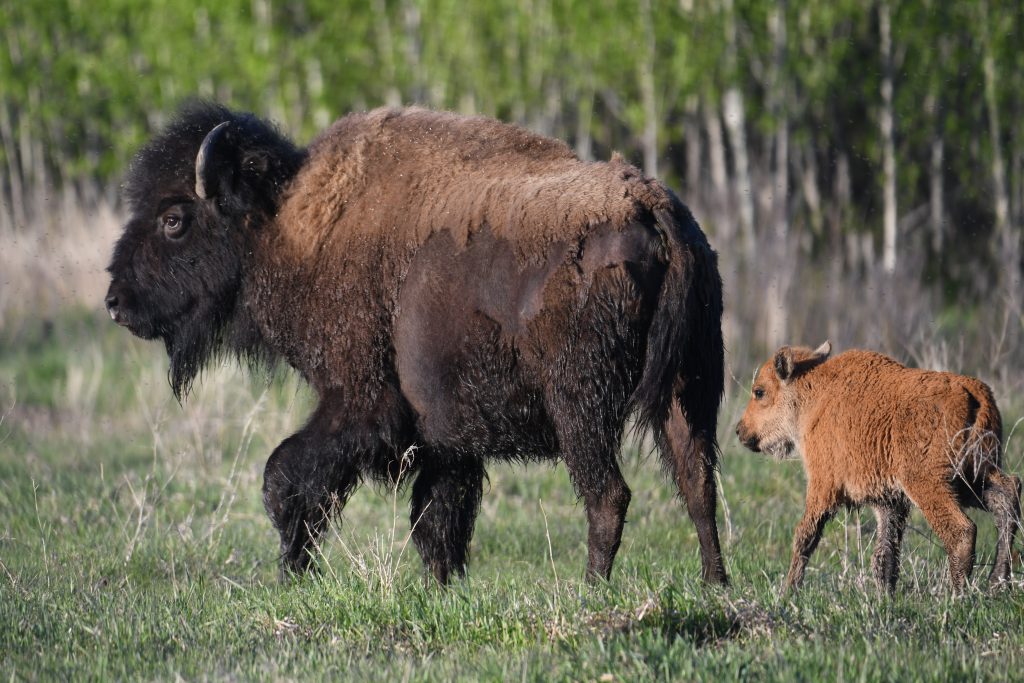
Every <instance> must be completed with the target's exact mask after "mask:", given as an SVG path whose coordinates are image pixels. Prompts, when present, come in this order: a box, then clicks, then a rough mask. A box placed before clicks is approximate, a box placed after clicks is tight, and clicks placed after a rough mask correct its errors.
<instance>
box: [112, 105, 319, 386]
mask: <svg viewBox="0 0 1024 683" xmlns="http://www.w3.org/2000/svg"><path fill="white" fill-rule="evenodd" d="M302 158H303V153H302V152H301V151H299V150H297V149H296V148H295V147H294V146H293V145H292V144H291V143H290V142H289V141H288V140H286V139H285V138H284V137H283V136H281V135H280V134H279V133H278V132H277V131H276V130H275V129H274V128H273V126H271V125H270V124H268V123H266V122H264V121H261V120H259V119H257V118H256V117H254V116H251V115H248V114H237V113H233V112H231V111H229V110H227V109H225V108H223V107H220V106H217V105H211V104H205V103H193V104H190V105H187V106H186V107H185V108H184V109H183V110H182V111H181V112H180V113H179V115H178V117H177V118H176V119H175V121H174V122H172V123H171V124H170V125H169V126H168V127H167V128H166V129H165V130H164V132H163V133H162V134H160V135H159V136H157V137H156V138H154V139H153V140H152V141H150V142H149V144H147V145H146V146H145V147H143V148H142V149H141V150H140V151H139V153H138V154H137V155H136V156H135V159H134V160H133V162H132V165H131V168H130V169H129V172H128V176H127V178H126V181H125V184H124V195H125V199H126V203H127V206H128V210H129V212H130V217H129V219H128V222H127V224H126V225H125V228H124V232H123V234H122V235H121V238H120V239H119V240H118V241H117V244H116V245H115V247H114V254H113V258H112V259H111V263H110V266H109V267H108V268H107V270H108V271H109V272H110V276H111V282H110V288H109V290H108V291H107V297H106V306H107V311H108V312H109V313H110V317H111V318H112V319H113V320H114V322H116V323H118V324H119V325H123V326H124V327H126V328H128V329H129V330H130V331H131V332H132V333H133V334H135V335H137V336H139V337H142V338H145V339H155V338H160V339H162V340H163V341H164V344H165V345H166V347H167V353H168V356H170V359H171V369H170V375H169V377H170V382H171V387H172V389H173V390H174V393H175V395H177V396H178V397H179V398H180V397H181V395H182V393H184V392H187V391H188V388H189V386H190V385H191V382H192V380H193V379H194V378H195V376H196V374H197V373H198V372H199V370H200V369H201V368H202V366H203V364H204V363H205V362H206V361H207V360H208V359H209V357H210V356H211V355H212V354H213V353H215V352H216V351H217V350H218V349H220V348H221V347H222V346H223V342H224V341H225V337H226V336H228V328H229V326H230V323H231V322H232V320H233V319H234V317H235V314H236V304H237V301H238V293H239V289H240V286H241V283H242V276H243V272H244V266H245V261H246V258H247V255H248V254H249V253H250V252H251V251H252V249H251V245H252V241H253V237H254V235H255V234H256V232H257V231H258V230H260V228H261V226H262V225H263V224H264V223H266V221H267V220H268V219H269V218H270V217H272V216H273V214H274V212H275V210H276V204H277V202H278V200H279V197H280V196H281V190H282V188H283V186H284V185H285V184H286V183H287V181H288V180H290V179H291V177H293V176H294V174H295V172H296V171H297V169H298V167H299V165H300V164H301V163H302Z"/></svg>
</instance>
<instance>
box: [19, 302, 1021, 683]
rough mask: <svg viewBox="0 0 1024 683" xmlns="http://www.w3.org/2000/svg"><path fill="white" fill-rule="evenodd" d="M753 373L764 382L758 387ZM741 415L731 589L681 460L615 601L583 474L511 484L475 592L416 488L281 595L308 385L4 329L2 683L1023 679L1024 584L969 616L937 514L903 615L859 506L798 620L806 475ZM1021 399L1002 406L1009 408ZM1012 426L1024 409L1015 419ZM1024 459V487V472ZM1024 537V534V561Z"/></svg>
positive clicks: (836, 530) (330, 547)
mask: <svg viewBox="0 0 1024 683" xmlns="http://www.w3.org/2000/svg"><path fill="white" fill-rule="evenodd" d="M736 374H737V375H738V376H744V377H746V376H749V369H742V370H740V371H739V372H737V373H736ZM745 389H746V387H741V386H740V383H739V382H734V383H733V384H732V385H731V386H730V388H729V396H728V399H727V401H726V405H725V406H724V408H723V411H722V429H721V441H722V450H723V457H722V472H721V488H722V491H724V497H725V502H726V505H725V506H722V510H721V511H720V520H719V521H720V529H721V532H722V540H723V545H724V549H725V555H726V560H727V563H728V569H729V572H730V576H731V578H732V585H731V586H730V587H729V588H727V589H719V588H712V587H706V586H704V585H702V584H701V583H700V581H699V579H698V575H699V567H700V564H699V558H698V551H697V539H696V534H695V532H694V530H693V526H692V525H691V524H690V522H689V520H688V519H687V518H686V515H685V512H684V510H683V508H682V507H681V506H680V504H679V502H678V501H677V500H676V499H674V498H673V492H672V489H671V487H670V486H669V484H668V482H667V481H666V480H665V479H664V477H662V475H661V472H660V471H659V467H658V462H657V459H656V458H655V457H649V456H644V455H643V454H642V451H643V450H644V448H643V446H642V445H640V446H637V445H636V444H633V443H629V444H627V445H626V448H625V453H624V458H623V462H624V471H625V473H626V477H627V480H628V482H629V485H630V487H631V488H632V490H633V502H632V505H631V506H630V511H629V517H628V520H629V522H628V524H627V525H626V531H625V535H624V541H623V545H622V549H621V551H620V553H619V557H618V560H617V563H616V566H615V569H614V571H613V575H612V581H611V583H610V584H609V585H602V586H597V587H589V586H587V585H586V584H584V582H583V581H582V572H583V568H584V564H585V560H586V549H585V538H586V534H585V525H584V521H585V515H584V512H583V509H582V505H580V504H577V501H576V500H575V497H574V496H573V493H572V489H571V487H570V485H569V482H568V478H567V477H566V474H565V471H564V468H562V467H561V466H558V467H551V466H544V465H532V466H530V467H521V466H520V467H507V466H496V467H493V468H491V470H490V481H489V484H488V485H487V487H486V489H485V493H484V500H483V505H482V510H481V514H480V518H479V521H478V523H477V527H476V535H475V539H474V542H473V546H472V563H471V567H470V578H469V579H467V580H465V581H463V582H458V583H456V584H455V585H454V586H453V587H452V588H451V589H449V590H439V589H437V588H436V587H432V586H429V585H425V583H424V581H423V577H422V571H421V566H420V562H419V558H418V557H417V556H416V552H415V550H414V548H413V547H412V544H411V543H408V522H407V517H408V512H407V509H408V503H407V497H406V493H405V492H404V491H398V492H397V493H396V492H395V491H394V490H391V489H389V488H387V487H382V488H377V489H374V488H372V487H366V488H363V489H361V490H360V491H359V492H358V493H357V494H356V495H355V497H354V498H353V500H352V501H351V502H350V503H349V505H348V507H347V508H346V511H345V516H344V519H343V523H342V524H341V525H338V526H336V527H335V528H334V529H333V530H332V533H331V534H330V535H329V538H328V539H327V540H326V542H325V543H324V547H323V549H322V550H323V557H322V558H321V560H320V564H321V567H322V572H321V573H320V575H319V576H316V577H308V578H304V579H301V580H298V581H294V582H290V583H283V584H282V583H280V582H279V581H278V577H277V568H276V564H275V559H276V558H275V553H276V549H277V539H276V534H275V532H274V531H273V529H272V527H271V525H270V521H269V520H268V519H267V518H266V516H265V515H264V512H263V509H262V505H261V502H260V485H261V475H262V468H263V463H264V462H265V459H266V457H267V455H268V454H269V452H270V451H271V449H272V448H273V446H274V445H276V444H277V443H278V442H279V441H280V440H281V439H282V438H284V437H285V436H287V435H288V434H289V433H290V430H293V429H295V428H296V427H297V426H298V425H299V424H300V423H301V422H302V420H303V418H304V416H305V415H306V414H307V412H308V410H309V406H310V397H309V394H308V391H307V390H306V389H305V388H303V387H302V385H301V383H300V382H299V381H298V380H297V379H296V378H295V377H294V376H293V375H291V374H289V373H287V372H281V373H278V374H277V375H276V376H275V377H273V378H271V379H270V380H269V381H268V380H267V379H266V378H264V377H258V376H257V377H252V376H251V375H250V374H249V373H248V372H246V371H244V370H241V369H238V368H236V367H233V366H232V365H230V364H227V365H226V366H225V367H222V368H218V369H216V370H214V371H212V372H209V373H207V374H206V375H205V377H204V378H203V379H202V381H201V382H199V383H197V386H196V389H195V391H194V392H193V395H192V396H190V397H189V398H188V399H187V400H186V401H185V402H184V404H183V405H179V404H178V403H177V402H176V401H175V400H174V399H173V397H172V396H171V393H170V390H169V389H168V387H167V380H166V358H165V357H164V356H163V350H162V348H161V347H160V345H159V344H154V343H146V342H142V341H139V340H136V339H133V338H131V337H130V336H129V335H128V334H127V333H125V332H124V331H123V330H120V329H117V328H116V327H115V326H114V325H111V324H110V323H109V321H104V320H102V319H100V318H98V317H97V316H96V315H95V314H91V313H82V314H78V315H69V316H66V317H62V318H59V319H56V320H53V321H50V322H47V323H45V324H44V323H41V322H39V321H31V322H25V323H22V324H17V325H11V326H10V327H9V328H8V329H5V330H0V653H2V656H0V677H3V678H4V679H11V680H14V679H22V678H28V679H36V678H42V679H60V680H65V679H84V678H97V679H105V680H106V679H170V678H176V677H179V676H180V677H182V678H185V679H197V678H199V679H207V678H209V679H297V678H302V679H306V678H322V679H353V680H355V679H358V680H388V681H391V680H508V679H519V680H596V681H609V680H628V681H633V680H648V679H657V680H693V679H702V680H715V681H723V680H733V679H755V680H787V681H789V680H801V679H802V680H822V679H841V680H846V679H856V680H901V681H910V680H936V679H940V680H964V679H972V680H973V679H1007V678H1010V679H1012V678H1016V677H1019V676H1021V675H1024V673H1021V672H1024V588H1022V586H1021V584H1020V582H1019V576H1020V575H1021V574H1022V573H1024V568H1022V567H1021V563H1020V561H1019V559H1017V560H1015V565H1014V570H1015V572H1017V577H1018V578H1017V579H1015V581H1016V583H1015V586H1014V587H1013V588H1012V589H1011V590H1008V591H1004V592H1002V593H1000V594H998V595H989V594H987V593H986V592H985V591H984V590H983V587H984V581H983V579H984V577H985V575H986V574H987V570H988V566H986V565H987V564H988V563H990V562H991V560H992V556H993V552H994V539H995V533H994V528H993V525H992V522H991V519H990V517H988V516H987V515H974V517H975V520H976V521H977V522H978V527H979V534H978V567H977V569H976V573H975V577H974V578H975V581H974V583H973V584H972V587H971V588H970V589H969V590H968V591H967V593H966V595H964V596H963V597H959V598H954V597H951V596H950V595H949V592H948V589H947V579H946V575H945V572H946V568H945V567H946V565H945V555H944V553H943V552H942V550H941V548H940V547H939V546H938V545H937V541H936V539H935V537H934V535H933V534H931V532H930V531H929V530H928V528H927V526H926V525H925V523H924V521H923V519H922V518H921V517H920V515H919V513H916V512H915V513H914V516H913V517H912V519H911V525H910V529H909V530H908V539H907V543H906V545H905V549H904V559H903V563H902V569H903V578H902V579H901V581H900V585H899V592H898V594H897V595H896V596H895V597H894V598H888V597H886V596H884V595H881V594H879V593H878V592H877V591H876V590H875V588H874V586H873V584H872V583H871V580H870V554H871V553H870V549H871V543H872V541H873V529H874V521H873V517H872V515H871V514H870V513H869V512H864V513H862V514H857V513H849V514H846V513H843V514H840V516H839V518H838V519H837V520H835V521H834V522H833V523H832V524H831V525H830V526H829V527H828V529H827V530H826V533H825V538H824V540H823V542H822V545H821V547H820V548H819V550H818V551H817V552H816V554H815V555H814V557H813V559H812V561H811V565H810V568H809V571H808V575H807V580H806V583H805V588H804V590H803V591H802V592H801V593H799V594H798V595H797V596H796V597H794V598H792V599H780V598H779V596H778V589H779V586H780V585H781V582H782V578H783V574H784V572H785V568H786V567H787V566H788V562H789V543H790V538H791V531H792V528H793V526H794V525H795V524H796V521H797V519H798V518H799V515H800V511H801V506H802V500H803V473H802V471H801V469H800V466H799V464H798V463H797V462H789V463H775V462H772V461H769V460H767V459H765V458H763V457H762V456H758V455H755V454H752V453H748V452H746V451H743V450H742V449H741V448H740V446H739V444H738V443H737V442H736V440H735V437H733V435H732V428H733V426H734V425H735V422H736V419H737V418H738V415H739V413H740V412H741V411H742V408H743V402H744V401H745V396H743V391H744V390H745ZM997 394H998V388H997ZM1003 410H1004V414H1005V417H1006V420H1005V421H1006V424H1007V431H1009V430H1010V428H1011V427H1012V426H1013V425H1014V424H1015V421H1016V420H1017V418H1019V416H1020V413H1021V411H1022V406H1021V405H1020V404H1017V405H1009V406H1008V405H1004V406H1003ZM1022 453H1024V449H1022V448H1021V446H1020V444H1019V440H1018V442H1017V443H1016V444H1015V443H1014V442H1013V440H1011V446H1010V450H1009V453H1008V461H1009V464H1010V467H1011V469H1014V470H1015V471H1016V472H1018V473H1021V472H1022V471H1024V462H1022V460H1024V455H1022ZM1019 546H1020V541H1018V548H1019Z"/></svg>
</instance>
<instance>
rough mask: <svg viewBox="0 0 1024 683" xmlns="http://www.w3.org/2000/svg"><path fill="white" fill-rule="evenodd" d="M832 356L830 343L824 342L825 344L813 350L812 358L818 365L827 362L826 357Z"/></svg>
mask: <svg viewBox="0 0 1024 683" xmlns="http://www.w3.org/2000/svg"><path fill="white" fill-rule="evenodd" d="M830 355H832V342H830V341H829V340H827V339H826V340H825V343H824V344H822V345H821V346H819V347H818V348H816V349H814V358H815V360H817V361H818V362H819V363H820V362H823V361H826V360H828V357H829V356H830Z"/></svg>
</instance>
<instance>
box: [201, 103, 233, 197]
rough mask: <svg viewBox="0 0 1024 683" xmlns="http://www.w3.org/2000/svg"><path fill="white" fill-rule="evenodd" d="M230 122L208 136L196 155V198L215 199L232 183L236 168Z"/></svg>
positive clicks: (218, 127) (221, 125)
mask: <svg viewBox="0 0 1024 683" xmlns="http://www.w3.org/2000/svg"><path fill="white" fill-rule="evenodd" d="M230 123H231V122H230V121H225V122H224V123H221V124H218V125H217V126H216V127H215V128H214V129H213V130H211V131H210V132H209V133H207V134H206V137H205V138H204V139H203V144H202V145H200V147H199V153H198V154H197V155H196V196H198V197H199V198H200V199H215V198H216V197H218V196H220V195H221V194H222V193H223V191H224V189H225V188H226V187H229V186H230V185H229V184H230V182H231V174H233V173H234V169H235V166H236V163H235V162H236V158H235V157H236V156H237V150H236V149H235V148H234V144H233V140H232V137H233V136H232V134H231V128H230Z"/></svg>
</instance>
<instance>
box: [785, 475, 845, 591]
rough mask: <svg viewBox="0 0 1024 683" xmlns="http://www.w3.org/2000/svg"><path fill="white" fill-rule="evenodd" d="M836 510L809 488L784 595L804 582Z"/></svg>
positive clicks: (794, 539) (794, 541)
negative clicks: (807, 570)
mask: <svg viewBox="0 0 1024 683" xmlns="http://www.w3.org/2000/svg"><path fill="white" fill-rule="evenodd" d="M834 509H835V505H834V504H832V503H831V502H829V500H828V499H827V498H826V497H824V496H821V495H817V494H816V493H815V492H813V491H812V490H811V488H810V486H808V494H807V503H806V505H805V507H804V514H803V517H801V518H800V522H799V524H797V525H796V531H795V532H794V533H793V555H792V559H791V560H790V563H789V572H788V573H787V574H786V580H785V582H784V583H783V585H782V593H783V595H785V594H786V593H789V592H790V591H793V590H796V589H797V588H799V587H800V584H801V583H802V582H803V580H804V570H805V569H806V568H807V561H808V560H809V559H810V557H811V554H812V553H813V552H814V549H815V548H817V547H818V542H819V541H820V540H821V532H822V531H824V529H825V524H826V522H828V520H829V519H830V518H831V517H832V512H833V510H834Z"/></svg>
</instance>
